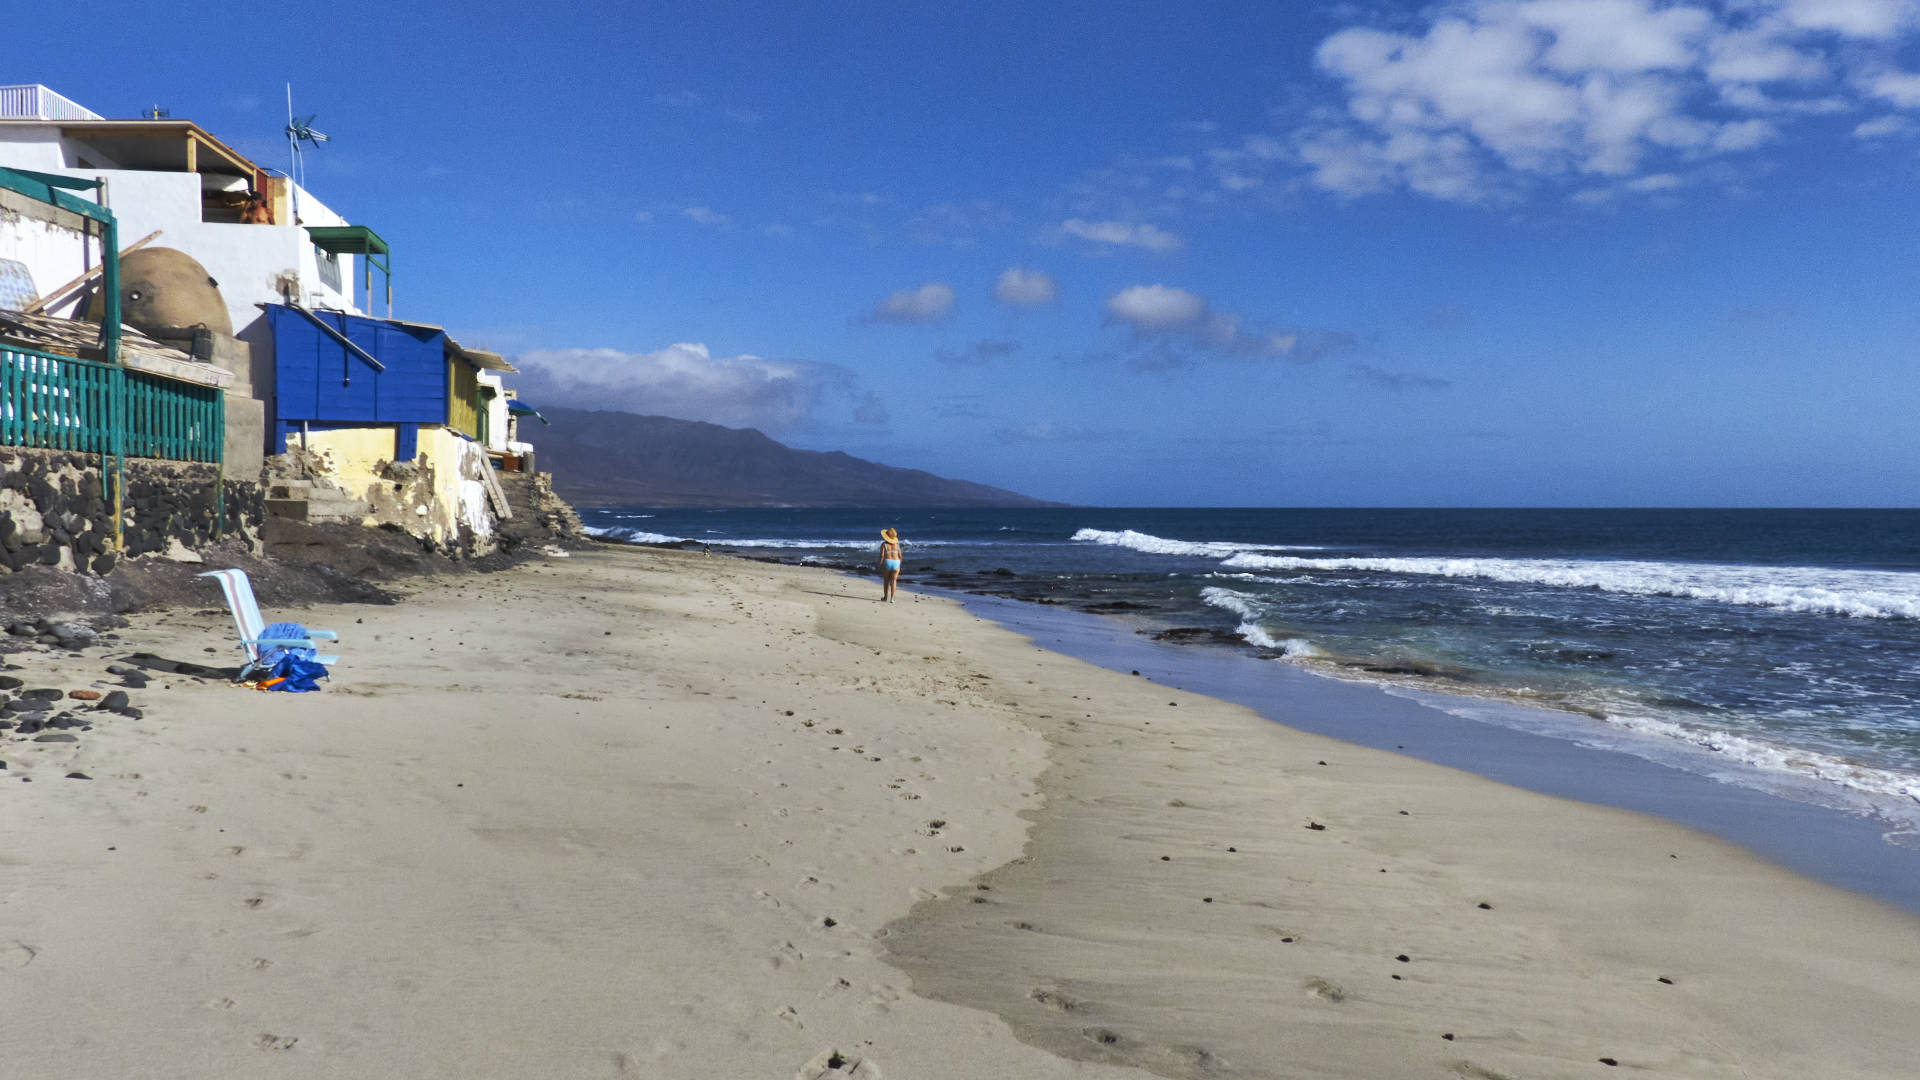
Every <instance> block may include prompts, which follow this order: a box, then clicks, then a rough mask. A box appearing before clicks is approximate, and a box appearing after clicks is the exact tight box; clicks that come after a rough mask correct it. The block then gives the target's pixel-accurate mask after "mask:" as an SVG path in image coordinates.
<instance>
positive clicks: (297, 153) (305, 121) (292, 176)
mask: <svg viewBox="0 0 1920 1080" xmlns="http://www.w3.org/2000/svg"><path fill="white" fill-rule="evenodd" d="M319 115H320V114H318V113H314V114H313V115H311V116H299V117H296V116H294V115H293V84H292V83H288V84H287V127H286V135H287V155H288V157H289V158H291V159H292V160H291V162H290V164H291V165H292V167H293V171H292V172H291V173H288V174H287V179H288V180H290V181H292V183H293V222H294V224H296V225H298V224H299V223H300V185H301V184H303V183H305V182H306V179H307V174H306V169H305V168H304V164H305V162H304V159H303V157H302V150H301V147H300V144H301V143H303V142H308V143H312V144H313V145H314V146H315V147H318V146H319V145H320V144H321V143H323V142H330V141H331V139H330V138H329V136H327V135H325V134H323V133H321V132H318V131H315V130H313V122H314V121H315V120H317V119H319Z"/></svg>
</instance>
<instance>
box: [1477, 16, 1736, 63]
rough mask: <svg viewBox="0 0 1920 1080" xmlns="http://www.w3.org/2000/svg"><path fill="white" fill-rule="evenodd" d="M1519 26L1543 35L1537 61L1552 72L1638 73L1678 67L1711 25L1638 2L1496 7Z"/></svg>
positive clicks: (1688, 60) (1707, 19)
mask: <svg viewBox="0 0 1920 1080" xmlns="http://www.w3.org/2000/svg"><path fill="white" fill-rule="evenodd" d="M1498 7H1505V8H1507V9H1509V10H1510V11H1511V12H1512V17H1513V18H1514V19H1515V20H1516V21H1518V22H1521V23H1523V24H1526V25H1529V26H1532V27H1535V28H1537V29H1540V30H1543V31H1546V32H1547V33H1548V34H1550V35H1552V37H1553V44H1552V45H1551V46H1549V47H1548V48H1547V51H1546V55H1545V56H1544V57H1543V58H1542V59H1543V61H1544V62H1545V64H1546V65H1547V66H1548V67H1550V68H1553V69H1555V70H1558V71H1564V72H1570V73H1578V72H1588V71H1610V72H1615V73H1623V74H1630V73H1638V72H1642V71H1655V70H1662V69H1675V68H1683V67H1686V66H1688V65H1689V64H1691V63H1692V62H1693V56H1694V49H1695V43H1696V42H1697V41H1698V39H1699V38H1700V36H1701V34H1702V33H1703V32H1704V31H1705V30H1706V29H1707V27H1708V26H1709V25H1710V24H1711V22H1712V16H1711V15H1709V14H1708V13H1707V12H1705V11H1702V10H1701V9H1699V8H1697V7H1669V8H1663V9H1655V8H1653V7H1651V6H1650V5H1648V4H1647V3H1645V2H1644V0H1534V2H1532V3H1513V4H1506V5H1498Z"/></svg>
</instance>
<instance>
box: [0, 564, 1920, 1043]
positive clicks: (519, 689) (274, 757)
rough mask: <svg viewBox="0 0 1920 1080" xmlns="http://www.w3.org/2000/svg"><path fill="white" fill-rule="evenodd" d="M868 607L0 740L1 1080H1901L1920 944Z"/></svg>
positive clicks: (432, 652)
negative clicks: (1584, 1079) (77, 735)
mask: <svg viewBox="0 0 1920 1080" xmlns="http://www.w3.org/2000/svg"><path fill="white" fill-rule="evenodd" d="M909 584H910V583H909ZM878 592H879V587H878V585H876V584H874V583H872V582H869V581H861V580H854V579H850V578H845V577H841V576H837V575H833V574H829V573H826V572H823V571H817V570H812V569H807V568H797V567H779V566H770V565H764V564H756V563H748V562H742V561H738V560H732V559H726V558H720V557H711V556H701V555H692V554H682V553H675V552H649V551H628V550H620V549H608V550H604V551H596V552H593V553H591V554H588V555H584V556H582V557H577V558H572V559H555V560H552V561H551V562H549V563H546V564H544V565H534V566H529V567H526V568H523V569H520V570H516V571H513V572H509V573H502V574H495V575H489V576H470V577H462V578H445V579H437V580H434V581H430V582H427V583H424V584H421V585H418V586H416V587H415V588H414V593H415V595H413V596H412V597H410V599H409V600H408V601H407V602H406V603H405V604H402V605H400V606H398V607H371V606H368V607H356V606H331V607H326V608H316V609H313V610H311V611H307V612H269V613H268V614H269V617H277V616H288V617H298V618H300V619H301V620H302V621H304V622H307V623H308V624H309V625H315V626H322V627H329V628H332V629H336V630H338V631H340V634H341V642H340V650H339V651H340V652H341V653H342V654H343V656H344V660H343V662H342V663H341V665H340V666H339V667H338V668H337V669H336V677H335V679H334V680H333V682H332V683H331V684H330V685H329V686H328V687H327V689H326V690H325V691H324V692H322V693H319V694H310V695H304V696H295V695H284V694H273V695H268V694H256V693H252V692H248V691H244V690H238V689H233V688H229V687H226V686H223V685H220V684H218V683H212V682H200V681H196V680H191V679H185V678H177V677H175V678H162V679H160V680H157V681H156V682H155V683H154V684H153V686H152V687H151V688H150V689H149V690H147V691H145V692H143V693H141V694H139V695H138V697H139V699H140V703H141V704H142V705H144V706H145V707H146V716H145V717H144V718H143V719H140V720H119V719H116V720H109V721H105V722H102V723H101V724H100V725H99V726H98V727H97V728H96V730H94V731H92V732H89V733H86V734H84V735H82V736H81V739H80V741H79V742H78V743H74V744H59V743H51V744H41V743H31V742H23V741H20V740H18V739H7V740H6V741H5V742H0V758H4V759H5V760H6V761H7V763H8V766H9V767H8V770H7V771H6V772H4V773H0V1076H6V1077H21V1078H43V1077H44V1078H67V1077H72V1078H81V1077H86V1078H98V1077H116V1078H131V1077H165V1078H176V1077H178V1078H187V1077H196V1078H199V1077H207V1078H213V1077H221V1078H224V1077H249V1078H251V1077H277V1076H288V1077H293V1076H298V1077H355V1078H384V1077H407V1078H424V1077H448V1078H452V1077H460V1078H494V1077H498V1078H503V1080H504V1078H533V1077H569V1078H572V1077H597V1076H608V1077H617V1076H643V1077H779V1078H784V1077H791V1076H796V1075H799V1076H807V1077H812V1076H815V1075H818V1074H820V1073H821V1072H822V1071H823V1070H825V1069H828V1068H829V1067H832V1069H833V1071H830V1072H827V1073H826V1075H830V1076H831V1075H846V1074H849V1073H851V1074H852V1075H859V1076H868V1077H873V1076H886V1077H890V1078H892V1080H901V1078H905V1077H920V1078H942V1077H1035V1078H1048V1077H1078V1078H1090V1077H1139V1076H1146V1075H1152V1074H1159V1075H1166V1076H1181V1077H1185V1076H1193V1077H1214V1076H1220V1077H1232V1076H1285V1077H1455V1076H1466V1077H1498V1076H1509V1077H1514V1078H1521V1077H1529V1078H1530V1077H1561V1076H1565V1077H1581V1076H1615V1075H1620V1074H1622V1073H1625V1072H1630V1071H1638V1072H1639V1073H1640V1074H1643V1075H1649V1074H1650V1075H1659V1076H1680V1077H1776V1076H1777V1077H1793V1078H1796V1080H1799V1078H1806V1077H1880V1076H1884V1077H1908V1076H1912V1075H1914V1073H1915V1066H1914V1064H1913V1061H1912V1059H1911V1047H1910V1034H1909V1030H1908V1029H1909V1027H1910V1024H1911V1018H1912V1017H1913V1016H1915V1015H1920V1012H1917V1010H1920V920H1916V919H1914V918H1913V917H1911V916H1908V915H1905V914H1902V913H1899V912H1896V911H1894V910H1892V909H1889V908H1885V907H1882V906H1879V905H1877V904H1874V903H1872V902H1869V901H1867V900H1864V899H1861V898H1859V897H1856V896H1853V895H1851V894H1847V893H1843V892H1840V891H1838V890H1834V889H1831V888H1828V887H1825V886H1822V885H1818V884H1814V883H1811V882H1808V881H1805V880H1802V879H1799V878H1796V877H1794V876H1792V875H1789V874H1787V873H1785V872H1783V871H1780V870H1777V869H1775V868H1773V867H1770V866H1768V865H1766V864H1764V863H1762V862H1760V861H1758V860H1757V859H1754V858H1753V857H1751V856H1749V855H1746V854H1745V853H1743V852H1741V851H1739V850H1736V849H1733V848H1730V847H1727V846H1725V845H1722V844H1719V843H1717V842H1715V841H1711V840H1708V839H1704V838H1702V837H1700V836H1699V835H1697V834H1694V833H1691V832H1688V831H1687V830H1685V829H1682V828H1679V827H1677V826H1673V825H1669V824H1666V823H1663V822H1660V821H1657V820H1654V819H1650V818H1645V817H1640V816H1637V815H1633V814H1628V813H1623V812H1619V811H1613V810H1605V809H1598V808H1594V807H1590V806H1585V805H1581V804H1575V803H1568V802H1563V801H1559V800H1554V799H1551V798H1547V797H1545V796H1541V795H1536V794H1530V793H1524V792H1519V791H1516V790H1514V789H1511V788H1507V787H1503V786H1501V785H1498V784H1494V783H1491V782H1488V781H1485V780H1481V779H1478V778H1475V777H1471V776H1468V775H1465V774H1461V773H1457V772H1453V771H1451V770H1447V769H1444V768H1440V767H1437V766H1433V765H1428V764H1423V763H1420V762H1416V761H1412V760H1410V759H1406V758H1402V757H1398V756H1396V755H1392V754H1384V753H1379V752H1374V751H1368V750H1363V749H1359V748H1355V747H1352V746H1348V745H1346V744H1342V743H1337V742H1333V741H1329V740H1325V739H1321V738H1318V737H1315V736H1310V735H1304V734H1300V733H1297V732H1293V731H1290V730H1288V729H1285V728H1282V727H1278V726H1275V725H1273V724H1270V723H1268V722H1266V721H1264V720H1261V719H1260V718H1258V717H1256V716H1254V715H1253V714H1252V713H1250V712H1248V711H1247V710H1244V709H1241V708H1238V707H1235V706H1229V705H1226V704H1222V703H1219V702H1214V701H1210V700H1209V699H1206V698H1202V697H1197V696H1193V695H1187V694H1181V693H1178V692H1170V691H1167V690H1165V689H1164V688H1161V687H1157V686H1154V685H1151V684H1148V683H1146V682H1144V681H1143V680H1139V679H1134V678H1131V677H1129V676H1125V675H1120V674H1116V673H1112V672H1108V671H1105V670H1102V669H1099V668H1095V667H1092V666H1089V665H1085V664H1081V663H1079V662H1076V661H1072V660H1068V659H1065V658H1062V657H1059V656H1057V655H1055V654H1052V653H1048V652H1044V651H1041V650H1039V649H1036V648H1035V647H1034V646H1033V645H1032V644H1031V643H1029V642H1027V641H1025V640H1024V639H1022V638H1020V637H1018V636H1016V635H1014V634H1011V633H1008V632H1006V631H1003V630H1001V629H999V628H997V627H995V626H992V625H991V624H988V623H985V622H982V621H980V620H978V619H976V618H974V617H973V616H971V615H969V614H967V613H966V612H965V611H963V610H962V609H960V608H959V607H958V605H956V604H953V603H951V602H948V601H944V600H939V599H934V598H928V597H922V596H914V595H912V594H911V593H903V594H902V596H901V602H900V603H897V604H894V605H891V606H888V605H881V604H879V603H876V602H875V599H876V597H877V595H878ZM212 595H213V594H212V590H211V588H209V603H211V602H212ZM230 634H231V630H230V627H229V626H228V625H227V624H226V622H225V617H224V614H223V613H221V614H185V613H176V614H172V615H147V616H139V617H136V618H135V620H134V625H133V626H132V627H131V628H129V629H128V630H125V631H123V632H122V634H121V637H122V639H123V640H122V642H121V644H122V645H123V646H124V647H125V648H124V651H125V652H132V651H135V650H147V651H151V652H154V653H158V654H160V655H163V656H167V657H170V658H173V659H179V660H189V661H205V660H207V659H208V658H207V657H206V656H205V655H204V654H203V653H202V649H203V648H205V647H208V646H217V647H222V648H225V647H226V646H227V645H228V644H229V642H230V640H231V638H230ZM97 653H98V650H96V655H90V656H89V657H88V659H87V660H86V661H85V662H84V663H82V662H79V661H75V660H72V659H70V658H56V657H54V656H53V655H51V654H46V653H29V654H21V655H19V656H16V657H14V659H15V660H16V662H18V663H20V664H21V665H22V667H24V668H25V669H26V670H24V671H20V672H15V674H20V675H24V676H27V677H28V685H29V686H34V685H55V684H57V685H61V686H65V687H67V688H76V687H81V686H85V685H88V684H89V683H90V682H92V681H93V680H94V679H96V678H99V677H100V675H101V669H102V668H103V667H104V664H105V663H106V661H105V660H103V659H101V658H100V657H99V656H98V655H97ZM1322 762H1324V764H1322ZM75 770H78V771H83V772H85V773H87V774H88V775H90V776H91V777H93V779H91V780H88V781H82V780H70V779H66V778H65V774H67V773H68V772H71V771H75ZM24 780H30V781H31V782H23V781H24ZM1401 811H1405V813H1404V814H1403V813H1402V812H1401ZM1313 826H1321V827H1320V828H1314V827H1313ZM1663 980H1665V981H1663ZM1447 1036H1451V1038H1448V1037H1447ZM1602 1059H1607V1060H1608V1061H1612V1062H1616V1063H1617V1064H1615V1065H1609V1064H1604V1063H1603V1062H1602ZM860 1063H864V1065H863V1066H860V1067H859V1068H858V1069H857V1070H856V1066H858V1065H860Z"/></svg>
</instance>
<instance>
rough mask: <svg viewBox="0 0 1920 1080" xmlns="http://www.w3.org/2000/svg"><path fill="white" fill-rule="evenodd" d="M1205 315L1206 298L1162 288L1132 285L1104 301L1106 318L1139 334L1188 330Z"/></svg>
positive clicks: (1168, 287) (1183, 290) (1197, 294)
mask: <svg viewBox="0 0 1920 1080" xmlns="http://www.w3.org/2000/svg"><path fill="white" fill-rule="evenodd" d="M1206 314H1207V298H1206V297H1204V296H1201V295H1200V294H1199V293H1192V292H1188V291H1187V290H1185V289H1175V288H1172V287H1170V286H1166V285H1133V286H1129V287H1128V288H1125V289H1121V290H1120V291H1119V292H1117V293H1114V294H1113V295H1112V296H1110V297H1108V298H1107V317H1108V318H1109V319H1112V320H1113V321H1115V322H1122V323H1126V324H1127V325H1128V326H1131V327H1133V329H1134V331H1135V332H1136V333H1142V334H1156V333H1165V332H1167V331H1170V330H1180V329H1185V328H1189V327H1192V326H1194V325H1196V324H1198V323H1199V322H1200V320H1201V319H1203V318H1205V317H1206Z"/></svg>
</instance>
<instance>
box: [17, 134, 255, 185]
mask: <svg viewBox="0 0 1920 1080" xmlns="http://www.w3.org/2000/svg"><path fill="white" fill-rule="evenodd" d="M19 127H56V128H59V129H60V134H61V135H63V136H67V137H71V138H76V139H85V140H86V141H87V142H89V143H91V144H92V145H94V146H96V147H98V148H99V149H100V152H101V153H102V154H105V155H107V156H108V157H110V158H112V159H113V160H115V161H117V162H119V163H120V166H121V167H122V168H126V169H136V170H144V171H152V172H202V173H208V172H210V173H225V174H229V175H233V176H244V177H246V178H247V179H249V180H251V179H252V178H253V174H254V172H255V170H256V168H257V167H256V166H255V165H254V163H253V162H252V161H251V160H249V159H248V158H247V157H246V156H245V155H243V154H241V153H240V152H239V151H237V150H235V149H233V148H232V147H230V146H228V145H227V144H226V143H223V142H221V141H220V140H219V139H216V138H214V137H213V136H212V135H209V134H207V133H206V131H205V130H203V129H202V128H201V127H200V125H198V124H196V123H194V122H193V121H191V120H0V128H19Z"/></svg>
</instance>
